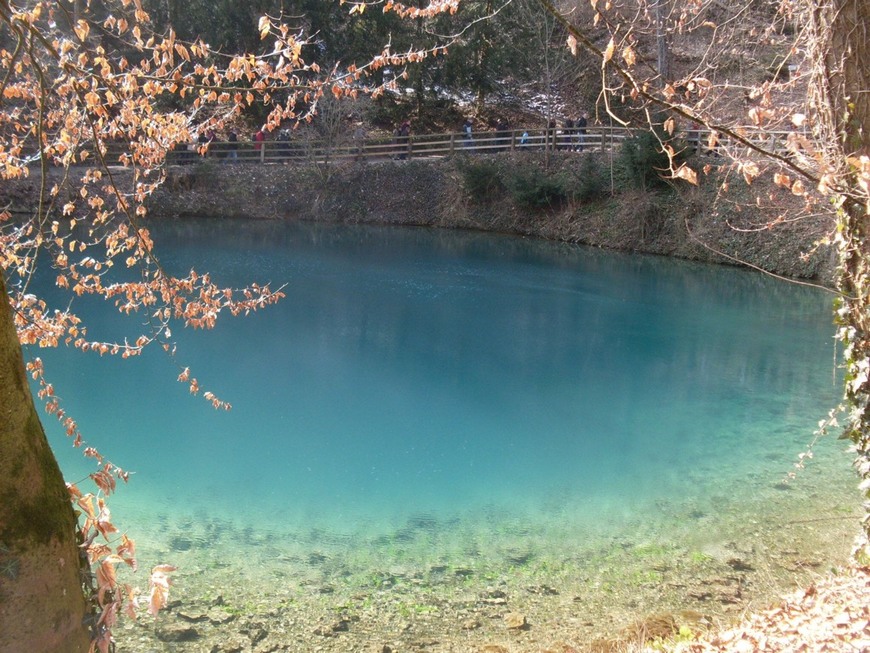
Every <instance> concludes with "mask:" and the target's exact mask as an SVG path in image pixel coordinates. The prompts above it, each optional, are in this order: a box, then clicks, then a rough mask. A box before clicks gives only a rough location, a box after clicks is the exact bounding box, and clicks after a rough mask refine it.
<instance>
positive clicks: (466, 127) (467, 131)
mask: <svg viewBox="0 0 870 653" xmlns="http://www.w3.org/2000/svg"><path fill="white" fill-rule="evenodd" d="M462 147H465V148H468V149H470V148H472V147H474V121H473V120H472V119H471V118H466V119H465V122H464V123H463V124H462Z"/></svg>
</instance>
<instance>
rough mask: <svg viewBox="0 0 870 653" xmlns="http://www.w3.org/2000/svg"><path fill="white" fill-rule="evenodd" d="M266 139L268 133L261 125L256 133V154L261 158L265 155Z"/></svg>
mask: <svg viewBox="0 0 870 653" xmlns="http://www.w3.org/2000/svg"><path fill="white" fill-rule="evenodd" d="M265 140H266V134H265V133H264V132H263V128H262V127H260V128H259V129H258V130H257V133H256V134H254V154H255V155H256V157H257V158H258V159H259V158H260V157H261V156H262V155H263V142H264V141H265Z"/></svg>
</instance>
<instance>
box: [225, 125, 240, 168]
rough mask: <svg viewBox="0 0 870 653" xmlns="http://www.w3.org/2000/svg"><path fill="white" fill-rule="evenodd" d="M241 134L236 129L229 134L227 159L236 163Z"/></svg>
mask: <svg viewBox="0 0 870 653" xmlns="http://www.w3.org/2000/svg"><path fill="white" fill-rule="evenodd" d="M238 149H239V136H238V134H236V132H235V131H234V130H232V129H231V130H230V133H229V134H227V161H229V162H230V163H235V162H236V161H237V160H238V158H239V153H238Z"/></svg>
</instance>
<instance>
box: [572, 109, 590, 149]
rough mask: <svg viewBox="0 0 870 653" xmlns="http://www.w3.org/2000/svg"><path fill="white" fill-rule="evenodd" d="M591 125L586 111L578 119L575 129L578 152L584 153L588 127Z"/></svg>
mask: <svg viewBox="0 0 870 653" xmlns="http://www.w3.org/2000/svg"><path fill="white" fill-rule="evenodd" d="M588 125H589V114H588V113H586V112H585V111H584V112H583V113H581V114H580V117H579V118H577V122H576V123H574V127H575V128H576V130H577V150H578V151H580V152H582V151H583V147H584V145H585V141H586V127H587V126H588Z"/></svg>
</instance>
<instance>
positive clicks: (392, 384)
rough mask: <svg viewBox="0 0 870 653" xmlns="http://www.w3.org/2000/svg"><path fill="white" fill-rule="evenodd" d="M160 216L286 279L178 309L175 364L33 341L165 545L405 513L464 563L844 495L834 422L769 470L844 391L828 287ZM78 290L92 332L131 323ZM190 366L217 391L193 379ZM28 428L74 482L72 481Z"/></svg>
mask: <svg viewBox="0 0 870 653" xmlns="http://www.w3.org/2000/svg"><path fill="white" fill-rule="evenodd" d="M152 228H153V234H154V237H155V240H156V242H157V248H158V250H157V251H158V252H159V253H160V256H161V258H162V262H163V264H164V265H165V266H166V267H167V268H168V269H170V270H175V271H178V272H183V271H186V270H187V269H189V268H190V267H196V268H197V269H200V270H208V271H210V272H211V273H212V275H213V277H214V278H215V279H216V280H217V281H218V282H219V283H220V284H222V285H232V286H239V285H243V284H244V283H246V282H250V281H256V282H259V283H265V282H268V283H270V284H271V285H272V287H273V288H275V287H278V286H280V285H283V284H286V287H285V289H284V292H285V293H286V295H287V296H286V299H284V300H283V301H281V302H280V304H278V305H276V306H273V307H270V308H267V309H266V310H264V311H262V312H261V313H257V314H254V315H250V316H247V317H243V318H236V319H233V318H230V317H229V316H226V319H224V320H220V321H219V323H218V326H217V328H215V329H214V330H212V331H205V332H201V331H200V332H190V331H187V330H184V329H182V328H181V327H180V325H177V326H175V327H174V328H173V335H174V337H175V338H176V339H177V341H178V353H177V356H176V360H175V361H173V360H171V359H169V358H168V357H167V356H166V355H164V354H163V353H162V352H160V351H158V350H157V349H154V350H153V351H150V352H148V353H147V354H146V355H145V356H143V357H141V358H139V359H131V360H127V361H122V360H120V359H115V358H111V357H103V358H100V357H98V356H94V355H86V354H82V353H78V352H73V351H67V350H58V351H39V352H33V351H31V352H29V354H31V355H33V354H34V353H35V354H38V355H40V356H42V357H43V359H44V360H45V363H46V373H47V377H48V379H49V380H50V381H51V382H52V383H53V384H54V385H55V388H56V389H57V392H58V394H59V395H60V396H61V397H62V400H63V405H64V407H65V408H66V410H67V411H68V412H69V413H70V414H71V415H73V416H74V417H75V418H76V419H77V420H78V422H79V425H80V428H81V430H82V433H83V435H84V438H85V439H86V440H87V441H88V443H90V444H93V445H95V446H97V447H98V448H99V449H100V451H101V452H103V454H104V455H105V456H106V457H107V458H109V459H110V460H112V461H114V462H116V463H117V464H118V465H120V466H122V467H123V468H125V469H129V470H130V471H132V472H134V474H133V476H132V480H131V482H130V484H129V485H128V486H125V487H122V488H121V490H120V491H119V492H118V493H117V494H116V496H115V497H113V499H112V504H111V505H112V507H113V510H114V512H115V515H116V518H117V519H118V521H119V522H120V524H121V525H122V526H123V527H129V528H130V529H131V531H132V532H134V533H136V532H137V529H138V536H139V538H140V540H141V541H144V542H145V543H146V545H145V546H146V548H145V549H144V550H145V551H146V552H147V551H148V549H147V546H148V544H147V543H148V542H149V540H152V539H153V541H151V544H150V546H152V547H155V548H156V549H157V552H158V554H159V555H160V556H161V557H162V559H165V558H167V557H168V558H170V559H171V558H172V556H173V554H174V553H179V554H180V553H181V552H184V553H185V554H187V553H188V552H190V551H191V550H192V551H196V550H197V549H198V548H206V547H208V546H211V545H215V543H216V542H217V541H218V539H219V537H218V535H217V534H216V533H217V532H218V531H226V530H227V529H230V530H232V529H237V531H236V532H246V533H247V535H246V536H247V537H248V538H249V539H250V538H256V537H257V533H268V534H269V538H270V539H271V541H273V543H274V542H276V541H277V542H284V543H285V544H286V545H287V546H288V547H297V548H299V549H304V548H305V547H309V548H311V547H315V548H318V549H323V548H328V547H330V546H333V547H342V546H343V547H348V548H349V549H353V548H354V547H355V546H361V545H362V543H369V544H372V546H375V545H376V544H378V543H380V544H384V543H385V542H389V543H391V544H392V545H396V543H397V542H398V543H399V544H401V543H402V542H410V541H411V540H412V539H413V538H412V536H410V535H408V532H409V529H410V531H413V532H424V533H428V534H429V539H428V540H426V541H425V542H418V543H417V545H415V547H416V548H415V547H411V548H410V549H407V550H405V552H404V558H403V559H405V560H409V559H414V556H418V557H425V558H426V559H427V560H430V561H431V560H447V559H451V560H452V559H453V558H462V556H463V555H466V554H467V551H468V549H469V547H468V546H467V538H468V537H469V536H468V533H469V532H470V531H473V532H475V533H477V535H475V536H474V537H478V538H484V539H482V540H481V539H478V540H476V541H477V544H476V547H477V549H478V550H479V551H483V552H484V553H487V552H496V551H501V552H502V553H503V555H504V556H506V557H507V558H508V559H509V560H512V561H513V563H517V562H518V561H519V563H522V562H524V561H526V560H527V559H528V557H529V556H535V555H544V553H545V552H546V551H547V550H548V548H549V547H552V548H554V549H559V548H560V547H562V548H564V547H565V546H567V544H566V543H570V546H571V547H573V548H575V549H576V548H577V547H582V546H584V543H589V542H592V541H595V542H596V543H597V544H596V546H598V545H599V544H600V543H601V542H613V541H615V540H616V539H618V538H626V537H631V538H635V540H640V539H644V540H649V541H659V540H666V539H668V538H674V537H677V536H678V533H679V534H681V535H679V536H680V537H684V538H695V539H699V540H701V539H705V538H706V539H708V540H710V541H714V540H715V541H726V540H727V539H728V538H729V537H733V534H730V532H729V530H728V529H730V528H733V527H734V525H735V524H746V523H748V522H750V521H752V520H759V519H761V520H763V519H769V518H770V517H769V516H768V517H760V516H759V514H758V511H759V510H761V511H763V510H765V509H767V510H770V511H773V512H774V513H775V514H777V515H783V514H785V513H789V512H791V511H792V510H793V511H794V512H795V513H797V514H800V515H801V516H808V517H814V516H822V517H824V516H826V515H830V514H831V511H835V510H840V511H843V510H845V511H848V508H844V507H843V505H844V499H843V497H844V496H846V495H845V494H844V492H846V488H851V486H852V477H851V471H850V470H849V459H848V456H847V454H845V453H844V449H845V447H844V446H843V445H842V443H840V442H837V441H836V440H834V439H832V438H829V439H825V440H824V441H823V442H821V443H820V444H819V445H818V447H817V449H816V451H815V460H814V462H813V464H812V465H811V466H810V468H809V470H807V471H805V472H804V473H803V474H801V475H799V476H798V478H797V479H796V480H795V482H794V487H793V488H789V487H786V486H785V485H784V484H783V483H782V481H783V479H784V478H785V476H786V474H788V472H789V471H791V470H792V469H793V463H794V462H795V460H796V459H797V456H798V454H799V453H800V452H801V451H803V450H804V449H805V448H806V446H807V444H808V443H809V442H810V440H811V439H812V434H813V431H814V429H815V428H816V424H817V423H818V421H819V420H820V419H823V418H824V417H825V416H826V414H827V412H828V410H829V409H830V408H831V407H832V406H833V405H835V404H836V402H837V401H838V399H839V397H840V394H841V388H840V381H839V374H838V373H837V352H836V347H835V343H834V339H833V334H834V328H833V326H832V318H831V301H832V297H831V295H830V294H829V293H826V292H824V291H821V290H818V289H815V288H808V287H805V286H800V285H796V284H790V283H785V282H782V281H779V280H776V279H772V278H770V277H766V276H763V275H761V274H757V273H753V272H749V271H747V270H743V269H737V268H731V267H722V266H711V265H701V264H695V263H689V262H681V261H674V260H669V259H665V258H657V257H647V256H640V255H628V254H617V253H610V252H603V251H599V250H595V249H589V248H583V247H577V246H570V245H565V244H558V243H551V242H544V241H538V240H530V239H523V238H516V237H507V236H498V235H490V234H479V233H463V232H456V231H436V230H427V229H413V228H404V229H398V228H385V227H362V226H324V225H286V224H283V223H245V222H227V221H220V222H218V221H189V222H167V223H159V222H158V223H156V224H154V225H153V227H152ZM74 306H78V308H79V310H80V311H81V312H82V313H83V314H84V315H85V316H86V317H87V318H88V319H89V320H90V321H91V327H90V328H91V330H90V336H89V337H90V338H93V339H99V338H104V337H105V338H110V337H115V338H117V337H118V334H119V333H120V334H126V335H134V334H135V333H136V332H137V329H139V328H141V326H140V323H141V322H142V317H141V316H133V317H131V318H126V317H120V316H118V315H116V314H113V313H111V310H109V309H107V307H106V306H104V305H97V304H95V303H93V302H91V303H89V302H79V303H78V304H77V305H74ZM178 365H181V366H190V368H191V371H192V374H193V375H194V376H196V377H197V378H198V379H199V380H200V383H201V385H202V386H203V388H206V389H209V390H211V391H213V392H215V393H216V394H217V395H218V396H219V397H221V398H222V399H224V400H226V401H229V402H231V403H232V405H233V409H232V410H231V411H230V412H222V411H215V410H213V409H212V408H211V407H210V405H208V404H207V402H205V401H204V400H202V399H200V398H194V397H191V396H190V395H189V394H188V392H187V388H186V386H185V385H184V384H179V383H176V382H175V379H176V377H177V375H178V373H179V367H178ZM44 422H45V424H46V425H47V428H48V430H49V432H50V436H51V440H52V443H53V446H54V448H55V451H56V452H57V454H58V456H59V458H60V460H61V463H62V466H63V468H64V470H65V473H66V475H67V478H69V479H71V480H78V479H80V478H82V477H83V476H85V475H86V473H87V472H88V471H90V470H91V469H92V468H91V467H88V463H87V462H86V461H84V460H83V459H82V457H81V454H80V453H79V452H78V451H74V450H72V449H71V447H70V446H69V442H68V441H67V440H65V439H64V437H63V436H62V434H61V433H60V429H59V428H58V426H57V425H56V424H54V423H53V422H52V421H51V420H50V419H48V418H45V419H44ZM801 502H805V503H801ZM143 524H145V525H147V526H143ZM214 524H221V525H222V526H221V527H220V528H218V527H216V526H214ZM207 525H210V526H208V528H206V526H207ZM774 527H775V525H774ZM453 529H455V531H456V533H459V532H460V531H461V532H463V533H465V535H462V536H461V537H464V538H466V540H463V541H464V542H465V543H459V544H457V543H455V542H452V541H451V539H450V536H451V532H452V531H453ZM143 531H144V532H143ZM403 533H404V535H402V534H403ZM403 537H404V538H405V539H404V540H403V539H402V538H403ZM457 537H459V536H457ZM500 537H504V538H513V539H512V540H511V541H510V542H509V543H505V542H502V541H500V540H499V538H500ZM460 539H461V538H460ZM518 542H519V544H518ZM701 544H702V543H699V544H698V546H701ZM439 547H440V549H439ZM517 551H520V553H517ZM505 552H506V553H505ZM151 554H152V555H155V554H154V552H153V551H152V552H151ZM143 555H147V554H143ZM455 564H460V563H458V562H456V563H455Z"/></svg>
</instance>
